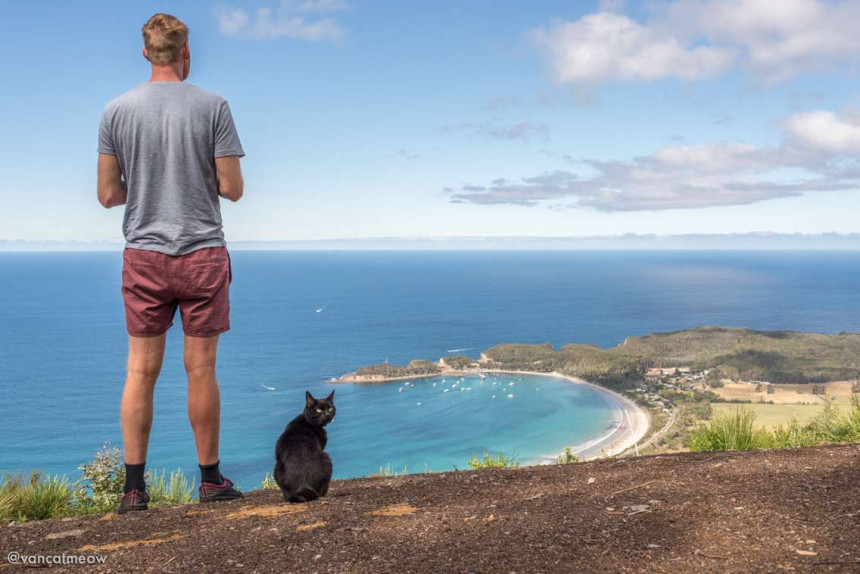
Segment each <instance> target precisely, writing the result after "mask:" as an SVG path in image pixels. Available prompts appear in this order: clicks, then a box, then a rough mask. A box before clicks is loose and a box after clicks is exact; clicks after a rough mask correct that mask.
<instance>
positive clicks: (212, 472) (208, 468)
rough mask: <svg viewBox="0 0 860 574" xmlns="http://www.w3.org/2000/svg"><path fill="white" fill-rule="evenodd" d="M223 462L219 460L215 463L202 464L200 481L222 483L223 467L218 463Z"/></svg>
mask: <svg viewBox="0 0 860 574" xmlns="http://www.w3.org/2000/svg"><path fill="white" fill-rule="evenodd" d="M220 464H221V461H220V460H219V461H218V462H216V463H215V464H201V465H199V466H200V481H201V482H209V483H212V484H221V480H222V479H221V469H220V468H218V465H220Z"/></svg>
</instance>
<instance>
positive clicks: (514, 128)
mask: <svg viewBox="0 0 860 574" xmlns="http://www.w3.org/2000/svg"><path fill="white" fill-rule="evenodd" d="M442 131H444V132H457V131H462V132H466V133H468V134H470V135H472V136H478V137H483V138H487V139H491V140H526V141H528V140H530V139H532V138H537V139H541V140H546V139H547V138H548V137H549V128H548V127H546V126H545V125H543V124H530V123H528V122H520V123H517V124H511V125H496V124H490V123H473V122H464V123H461V124H455V125H446V126H442Z"/></svg>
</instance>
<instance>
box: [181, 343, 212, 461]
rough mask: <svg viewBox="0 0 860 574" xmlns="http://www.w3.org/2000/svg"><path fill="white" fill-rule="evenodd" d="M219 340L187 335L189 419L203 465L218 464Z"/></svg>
mask: <svg viewBox="0 0 860 574" xmlns="http://www.w3.org/2000/svg"><path fill="white" fill-rule="evenodd" d="M218 337H219V336H218V335H215V336H214V337H190V336H188V335H186V336H185V371H186V373H188V419H189V420H190V421H191V428H192V429H193V430H194V441H195V442H196V443H197V460H198V462H199V463H200V465H202V466H208V465H213V464H216V463H217V462H218V438H219V433H220V429H221V394H220V392H219V390H218V381H217V379H216V378H215V363H216V360H217V355H218Z"/></svg>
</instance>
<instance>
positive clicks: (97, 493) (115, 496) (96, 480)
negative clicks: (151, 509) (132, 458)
mask: <svg viewBox="0 0 860 574" xmlns="http://www.w3.org/2000/svg"><path fill="white" fill-rule="evenodd" d="M78 470H80V471H81V478H80V480H78V481H77V482H76V483H75V506H77V507H78V508H77V510H78V511H79V512H80V513H82V514H83V513H103V512H111V511H113V510H116V509H117V508H119V501H120V498H122V491H123V486H124V485H125V465H124V464H123V461H122V453H120V451H119V449H118V448H116V447H111V446H109V443H105V444H103V445H102V447H101V448H100V449H99V450H98V451H96V455H95V458H94V459H93V460H91V461H90V462H88V463H86V464H83V465H81V466H79V467H78Z"/></svg>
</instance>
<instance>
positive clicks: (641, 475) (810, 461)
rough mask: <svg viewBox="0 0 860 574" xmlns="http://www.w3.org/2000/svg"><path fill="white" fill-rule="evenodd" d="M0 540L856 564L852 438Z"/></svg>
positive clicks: (653, 561) (598, 464)
mask: <svg viewBox="0 0 860 574" xmlns="http://www.w3.org/2000/svg"><path fill="white" fill-rule="evenodd" d="M335 462H336V461H335ZM0 551H2V557H3V558H0V563H2V562H3V561H4V560H5V557H6V556H7V554H8V553H9V552H12V551H15V552H20V553H21V554H27V555H35V554H52V555H57V554H61V553H69V554H82V553H83V554H97V555H101V556H104V557H105V562H104V564H103V565H101V566H92V565H90V566H83V567H75V568H72V567H68V566H62V567H56V566H55V567H53V568H52V571H66V570H72V571H74V570H76V569H77V570H81V571H100V572H243V571H244V572H278V573H285V572H356V573H364V572H368V573H370V572H373V573H376V572H522V573H526V572H528V573H531V572H777V571H801V572H858V571H860V446H858V445H848V446H827V447H817V448H809V449H800V450H782V451H759V452H745V453H697V454H691V453H684V454H675V455H658V456H650V457H642V458H621V459H607V460H599V461H593V462H587V463H580V464H572V465H566V466H544V467H530V468H524V469H519V470H485V471H478V472H450V473H445V474H428V475H413V476H408V477H400V478H365V479H356V480H345V481H335V482H333V483H332V487H331V490H330V495H329V496H328V497H327V498H324V499H322V500H320V501H316V502H313V503H310V504H301V505H286V504H284V503H282V502H281V501H280V494H279V493H278V492H276V491H265V492H253V493H250V494H249V495H248V496H247V497H246V498H245V499H244V500H241V501H235V502H227V503H221V504H218V505H207V506H201V505H198V504H192V505H186V506H180V507H170V508H168V507H161V508H155V509H152V510H150V511H149V512H146V513H142V514H141V515H130V516H129V515H127V516H121V517H120V516H117V515H107V516H104V517H97V516H94V517H85V518H74V519H64V520H50V521H44V522H34V523H30V524H24V525H17V526H16V525H13V526H4V527H2V528H0ZM18 569H20V570H23V569H24V567H22V566H13V565H9V564H5V563H4V564H3V565H2V566H0V572H11V571H16V570H18Z"/></svg>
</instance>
